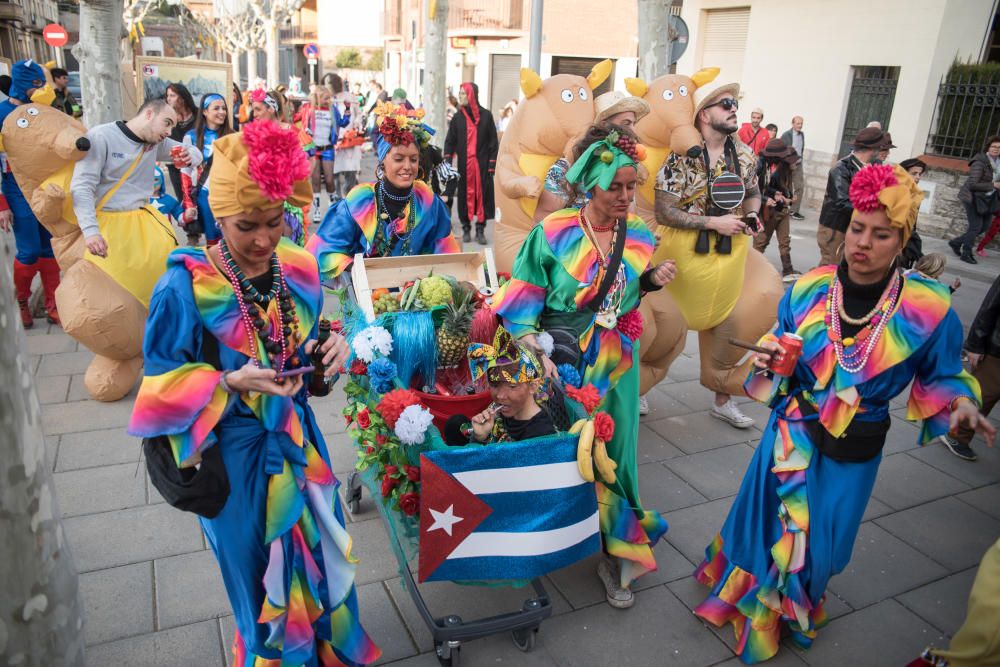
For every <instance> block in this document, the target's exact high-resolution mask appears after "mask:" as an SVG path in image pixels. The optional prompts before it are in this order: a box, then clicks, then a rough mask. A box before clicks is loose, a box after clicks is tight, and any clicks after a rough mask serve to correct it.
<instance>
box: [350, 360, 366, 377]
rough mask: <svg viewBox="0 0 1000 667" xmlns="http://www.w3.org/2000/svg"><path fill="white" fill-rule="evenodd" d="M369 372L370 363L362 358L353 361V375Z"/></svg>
mask: <svg viewBox="0 0 1000 667" xmlns="http://www.w3.org/2000/svg"><path fill="white" fill-rule="evenodd" d="M367 374H368V364H366V363H365V362H363V361H361V360H360V359H355V360H354V361H352V362H351V375H367Z"/></svg>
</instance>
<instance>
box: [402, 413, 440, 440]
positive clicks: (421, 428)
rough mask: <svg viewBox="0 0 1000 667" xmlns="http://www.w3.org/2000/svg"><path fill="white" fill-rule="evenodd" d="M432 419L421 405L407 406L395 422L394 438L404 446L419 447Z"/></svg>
mask: <svg viewBox="0 0 1000 667" xmlns="http://www.w3.org/2000/svg"><path fill="white" fill-rule="evenodd" d="M433 421H434V417H433V416H431V413H430V411H429V410H428V409H427V408H425V407H424V406H422V405H408V406H406V408H404V409H403V412H402V413H401V414H400V415H399V419H397V420H396V436H397V437H398V438H399V441H400V442H402V443H403V444H404V445H419V444H420V443H422V442H423V441H424V436H425V435H426V434H427V429H428V428H430V425H431V423H432V422H433Z"/></svg>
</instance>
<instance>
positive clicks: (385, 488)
mask: <svg viewBox="0 0 1000 667" xmlns="http://www.w3.org/2000/svg"><path fill="white" fill-rule="evenodd" d="M398 485H399V480H396V479H393V478H392V477H389V475H386V476H385V477H383V478H382V497H383V498H388V497H389V496H390V494H392V490H393V489H395V488H396V487H397V486H398Z"/></svg>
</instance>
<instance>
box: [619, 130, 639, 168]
mask: <svg viewBox="0 0 1000 667" xmlns="http://www.w3.org/2000/svg"><path fill="white" fill-rule="evenodd" d="M615 146H617V147H618V148H620V149H621V151H622V152H623V153H625V154H626V155H628V156H629V157H630V158H632V159H633V160H635V161H636V162H638V161H639V157H638V155H636V144H635V139H633V138H632V137H630V136H628V135H627V134H623V135H621V136H620V137H618V141H616V142H615Z"/></svg>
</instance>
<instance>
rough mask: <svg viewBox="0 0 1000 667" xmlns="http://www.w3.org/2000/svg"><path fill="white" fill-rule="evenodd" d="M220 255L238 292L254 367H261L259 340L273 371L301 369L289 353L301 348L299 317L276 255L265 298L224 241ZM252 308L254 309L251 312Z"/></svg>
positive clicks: (221, 242) (272, 258)
mask: <svg viewBox="0 0 1000 667" xmlns="http://www.w3.org/2000/svg"><path fill="white" fill-rule="evenodd" d="M219 255H220V256H221V257H222V272H223V273H224V274H225V275H226V277H227V278H228V279H229V282H230V283H231V284H232V286H233V291H234V292H236V295H237V299H236V303H237V306H238V307H239V310H240V321H241V322H242V323H243V329H244V331H246V334H247V341H248V342H249V344H250V358H251V360H252V361H253V363H254V365H255V366H257V367H258V368H260V367H261V364H260V360H259V359H258V354H257V340H258V338H259V339H260V341H262V343H263V345H264V351H265V353H266V354H267V356H268V359H269V360H270V362H271V368H273V369H275V370H276V371H277V372H278V373H280V372H281V371H283V370H284V369H285V363H286V362H289V361H290V364H291V366H292V367H295V366H298V365H299V360H298V357H295V356H293V354H292V352H289V350H292V351H294V350H296V349H298V346H299V333H298V327H297V325H298V323H299V318H298V315H296V314H295V301H294V299H292V292H291V290H290V289H288V284H287V283H286V282H285V273H284V271H283V270H282V268H281V262H279V261H278V256H277V254H272V255H271V276H272V282H271V290H270V292H269V293H268V294H267V295H266V296H265V295H262V294H260V292H259V291H258V290H257V288H256V287H254V286H253V283H251V282H250V279H249V278H247V277H246V274H245V273H243V269H241V268H240V267H239V265H238V264H237V263H236V262H235V261H233V258H232V255H231V254H230V252H229V247H228V246H227V244H226V240H225V239H220V241H219ZM273 298H277V301H278V308H277V309H276V312H277V320H278V321H277V326H274V325H272V323H271V321H270V318H269V317H268V316H267V310H268V306H269V305H270V303H271V300H272V299H273ZM251 306H253V308H252V309H251Z"/></svg>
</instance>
